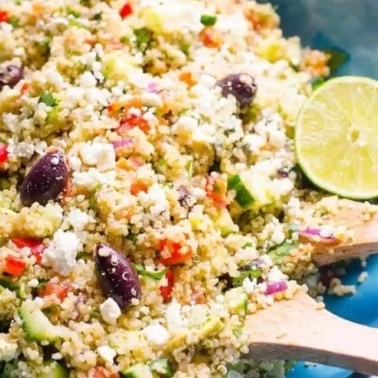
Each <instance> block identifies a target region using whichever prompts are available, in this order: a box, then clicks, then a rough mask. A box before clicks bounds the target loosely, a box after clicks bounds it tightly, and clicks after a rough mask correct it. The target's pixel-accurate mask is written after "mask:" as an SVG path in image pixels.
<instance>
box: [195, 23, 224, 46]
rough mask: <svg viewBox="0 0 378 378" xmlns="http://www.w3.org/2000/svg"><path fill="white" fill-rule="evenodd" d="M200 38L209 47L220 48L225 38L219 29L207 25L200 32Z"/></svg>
mask: <svg viewBox="0 0 378 378" xmlns="http://www.w3.org/2000/svg"><path fill="white" fill-rule="evenodd" d="M200 40H201V41H202V43H203V44H204V45H205V46H206V47H208V48H218V47H220V46H221V44H222V40H223V38H222V35H221V34H220V33H219V32H218V31H216V30H214V29H212V28H210V27H209V26H206V27H205V28H204V29H203V30H202V31H201V33H200Z"/></svg>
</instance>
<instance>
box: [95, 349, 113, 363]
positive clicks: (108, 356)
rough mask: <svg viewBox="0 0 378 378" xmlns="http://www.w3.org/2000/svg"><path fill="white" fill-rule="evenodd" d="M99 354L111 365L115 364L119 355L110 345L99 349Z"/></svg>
mask: <svg viewBox="0 0 378 378" xmlns="http://www.w3.org/2000/svg"><path fill="white" fill-rule="evenodd" d="M97 353H98V355H99V356H100V357H101V358H102V359H103V360H104V361H105V362H107V363H109V364H113V360H114V358H115V357H116V355H117V352H116V351H115V350H114V349H113V348H110V346H108V345H103V346H100V347H98V348H97Z"/></svg>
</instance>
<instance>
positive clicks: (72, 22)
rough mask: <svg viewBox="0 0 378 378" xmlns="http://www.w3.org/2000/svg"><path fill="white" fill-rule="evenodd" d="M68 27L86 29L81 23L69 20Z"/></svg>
mask: <svg viewBox="0 0 378 378" xmlns="http://www.w3.org/2000/svg"><path fill="white" fill-rule="evenodd" d="M68 25H69V26H72V27H75V28H79V29H84V26H83V25H82V24H81V23H80V22H79V21H77V20H75V19H73V20H72V19H71V20H68Z"/></svg>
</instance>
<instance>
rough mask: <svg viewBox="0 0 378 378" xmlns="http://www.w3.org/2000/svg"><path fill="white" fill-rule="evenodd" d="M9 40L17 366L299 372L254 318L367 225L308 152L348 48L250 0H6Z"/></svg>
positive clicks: (182, 374)
mask: <svg viewBox="0 0 378 378" xmlns="http://www.w3.org/2000/svg"><path fill="white" fill-rule="evenodd" d="M0 51H1V54H0V141H1V142H0V169H1V175H0V176H1V177H0V189H1V191H0V235H1V248H0V257H1V258H0V272H1V275H0V308H1V310H0V361H1V362H0V375H1V376H4V377H7V378H12V377H13V378H16V377H17V378H19V377H28V378H34V377H36V378H37V377H45V376H49V377H55V376H57V377H58V376H59V377H70V378H85V377H95V378H106V377H108V378H116V377H120V376H121V374H124V375H126V376H131V375H127V373H129V374H130V373H131V372H133V373H134V375H132V376H133V377H143V378H148V377H152V374H154V375H153V376H154V377H155V376H159V377H160V376H167V377H175V378H190V377H192V378H202V377H203V378H205V377H214V378H217V377H225V376H227V374H228V373H227V372H228V371H230V370H233V369H237V367H235V366H236V365H235V364H236V363H237V362H238V361H239V360H240V361H239V363H238V365H237V366H238V367H239V369H242V370H243V372H244V373H246V372H247V371H248V372H249V373H248V374H249V375H248V376H250V377H275V378H282V377H284V374H285V369H287V366H288V365H286V364H285V363H284V362H283V361H264V362H261V361H248V363H247V362H245V361H244V362H243V360H242V355H243V353H246V352H247V351H248V343H249V335H248V333H247V332H246V330H245V329H244V327H243V326H244V319H245V317H246V316H250V315H251V314H253V313H255V312H256V311H260V310H263V309H264V308H266V307H268V306H271V305H273V306H274V302H275V301H277V300H286V299H287V300H290V298H292V297H293V295H294V294H295V292H296V291H297V290H298V288H299V285H298V284H297V282H296V281H295V280H297V279H302V278H303V277H304V276H305V275H306V274H308V273H314V272H315V271H316V269H315V266H314V264H313V263H312V259H311V252H312V246H311V243H309V240H306V239H304V236H303V235H305V233H303V232H302V231H303V230H304V229H305V228H306V227H315V228H317V229H318V231H319V232H318V235H317V237H318V238H329V237H331V236H332V237H334V238H337V239H340V240H344V239H352V238H353V234H352V233H351V232H350V231H349V230H348V229H347V228H345V227H343V226H342V225H334V224H330V222H329V219H328V218H327V214H330V213H332V211H335V209H336V211H337V208H338V199H337V198H336V197H324V194H321V193H318V192H317V191H315V190H313V189H312V188H311V186H308V185H307V186H306V183H305V179H304V177H303V175H302V174H301V172H300V171H299V170H298V167H297V165H296V161H295V157H294V153H293V139H292V137H293V134H294V127H295V119H296V115H297V112H298V110H299V108H300V106H301V105H302V104H303V102H304V101H305V100H306V98H307V97H308V95H309V94H310V93H311V90H312V88H311V83H312V81H313V80H314V79H315V78H316V77H318V76H326V75H327V74H328V73H329V68H328V67H327V61H328V59H329V57H328V56H327V55H326V54H324V53H322V52H320V51H311V50H309V49H303V48H302V46H301V45H300V41H299V39H298V38H290V39H285V38H283V36H282V32H281V30H280V29H279V17H278V16H277V14H276V13H275V10H274V9H273V7H272V6H271V5H261V4H257V3H256V2H255V1H247V0H241V1H237V0H216V1H215V0H204V1H200V2H199V1H195V0H163V1H159V2H157V1H155V0H140V1H136V0H135V1H129V2H127V1H125V0H114V1H99V0H65V1H63V0H30V1H16V0H2V1H1V4H0ZM369 214H370V213H369V209H367V216H368V215H369ZM364 278H365V277H362V276H361V278H360V280H361V281H362V280H363V279H364ZM311 290H312V291H313V294H314V296H316V295H318V294H319V293H322V292H324V290H325V289H324V288H321V287H320V286H319V285H318V284H317V282H314V283H313V287H312V288H311V287H310V292H311ZM322 290H323V291H322ZM331 290H333V291H334V292H335V293H336V294H337V295H341V294H342V293H345V292H348V293H350V292H353V290H354V289H353V288H352V287H347V286H341V285H340V282H339V281H337V279H335V280H334V281H333V283H332V287H331ZM321 306H322V304H319V307H321ZM251 316H252V315H251ZM243 364H244V365H243ZM240 366H241V367H240Z"/></svg>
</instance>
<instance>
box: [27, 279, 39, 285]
mask: <svg viewBox="0 0 378 378" xmlns="http://www.w3.org/2000/svg"><path fill="white" fill-rule="evenodd" d="M38 285H39V281H38V280H37V279H36V278H33V279H31V280H30V281H29V282H28V286H29V287H38Z"/></svg>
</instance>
